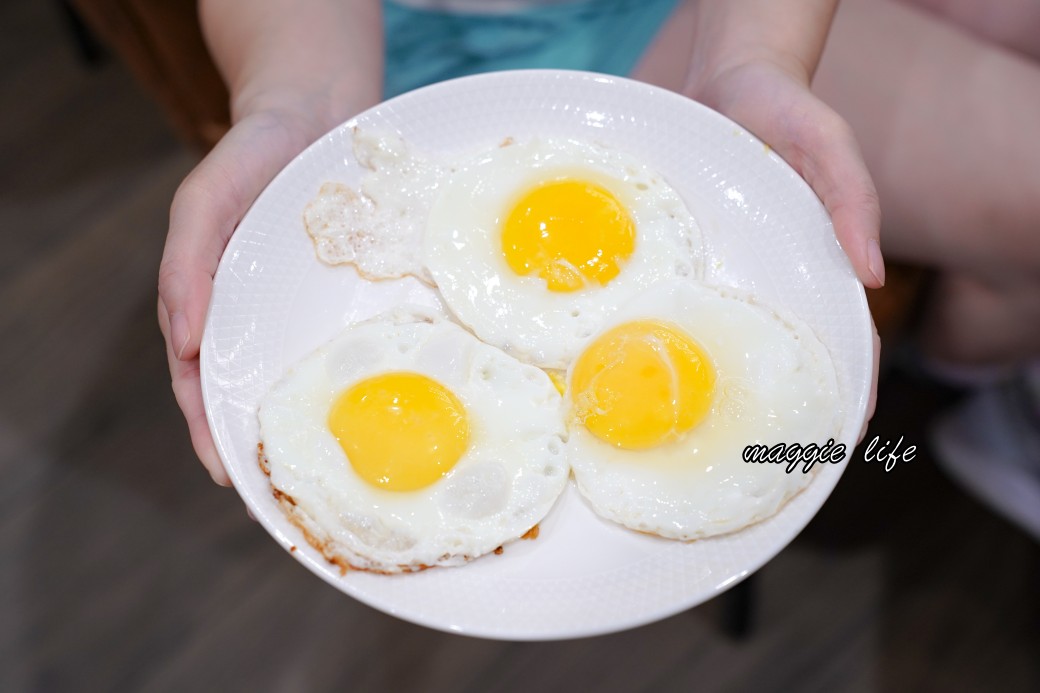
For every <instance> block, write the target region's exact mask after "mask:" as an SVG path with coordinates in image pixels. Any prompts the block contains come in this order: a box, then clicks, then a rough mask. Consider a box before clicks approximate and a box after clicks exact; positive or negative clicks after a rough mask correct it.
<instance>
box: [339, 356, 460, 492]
mask: <svg viewBox="0 0 1040 693" xmlns="http://www.w3.org/2000/svg"><path fill="white" fill-rule="evenodd" d="M328 424H329V430H330V431H332V434H333V435H334V436H335V437H336V439H337V440H339V444H340V445H341V446H342V447H343V452H345V453H346V455H347V459H348V460H350V464H351V466H353V468H354V471H356V472H357V474H358V476H360V477H361V478H362V479H364V480H365V481H367V482H368V483H370V484H372V485H373V486H376V487H378V488H382V489H386V490H389V491H414V490H416V489H420V488H423V487H425V486H429V485H430V484H432V483H434V482H435V481H437V480H438V479H440V478H441V477H442V476H444V475H445V474H447V473H448V472H449V471H450V470H451V468H452V467H454V466H455V463H456V462H458V461H459V458H460V457H462V454H463V453H464V452H465V451H466V446H467V444H468V443H469V422H468V421H467V418H466V410H465V408H464V407H463V406H462V402H460V401H459V399H458V397H456V396H455V395H454V394H453V393H452V392H451V391H450V390H448V388H446V387H444V386H443V385H441V384H440V383H438V382H436V381H435V380H432V379H430V378H428V377H426V376H425V375H420V374H418V373H405V372H400V373H384V374H382V375H377V376H374V377H372V378H368V379H366V380H362V381H360V382H358V383H356V384H355V385H353V386H352V387H350V388H348V389H347V390H345V391H344V392H343V393H342V394H340V396H339V397H338V398H337V399H336V401H335V402H334V403H333V405H332V409H331V410H330V411H329V420H328Z"/></svg>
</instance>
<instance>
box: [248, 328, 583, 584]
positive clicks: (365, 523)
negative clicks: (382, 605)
mask: <svg viewBox="0 0 1040 693" xmlns="http://www.w3.org/2000/svg"><path fill="white" fill-rule="evenodd" d="M561 408H562V398H561V397H560V394H559V392H558V391H557V389H556V388H555V387H554V385H553V384H552V382H551V381H550V379H549V377H548V376H547V375H546V374H545V373H544V372H543V371H541V370H539V369H537V368H535V367H533V366H530V365H526V364H522V363H520V362H518V361H517V360H515V359H513V358H512V357H510V356H508V355H506V354H504V353H502V352H501V351H499V350H497V349H495V348H493V347H491V346H488V345H486V344H483V343H481V342H480V341H479V340H477V339H475V338H474V337H473V336H472V335H470V334H469V333H468V332H466V331H465V330H463V329H462V328H461V327H459V326H458V325H456V324H454V323H452V322H449V321H446V320H443V319H440V318H437V317H435V316H431V315H423V314H413V313H395V314H391V315H388V316H381V317H379V318H375V319H373V320H371V321H367V322H364V323H359V324H356V325H353V326H351V327H348V328H347V329H346V330H345V331H344V332H342V333H341V334H340V335H339V336H338V337H336V338H335V339H334V340H333V341H331V342H330V343H328V344H326V345H325V346H323V347H321V348H320V349H318V350H317V351H316V352H314V353H313V354H311V355H310V356H308V357H306V358H304V359H303V360H302V361H300V362H299V363H297V364H296V365H295V366H294V367H293V368H292V369H291V370H290V372H289V373H288V374H287V375H285V376H284V377H283V378H282V379H281V380H280V381H279V382H278V383H277V384H275V385H274V387H272V388H271V390H270V391H269V393H268V394H267V395H266V396H265V397H264V398H263V400H262V402H261V405H260V410H259V419H260V435H261V441H262V458H263V459H262V464H263V466H264V468H265V471H267V472H268V474H269V476H270V482H271V486H272V487H273V489H274V492H275V495H276V496H277V497H278V498H279V499H280V500H281V501H282V505H283V508H284V509H285V510H286V511H287V513H288V514H289V516H290V518H291V519H292V520H293V522H294V523H296V524H297V525H298V526H299V527H300V528H301V529H302V530H303V531H304V534H305V535H306V536H307V538H308V540H309V541H310V542H311V543H312V544H313V545H314V546H315V547H316V548H318V549H319V550H320V551H321V552H322V553H323V554H324V555H325V557H326V558H327V559H328V560H330V561H331V562H333V563H336V564H338V565H339V566H340V567H341V568H343V569H344V570H346V569H347V568H355V569H361V570H371V571H376V572H384V573H395V572H404V571H414V570H419V569H422V568H426V567H430V566H448V565H458V564H461V563H463V562H465V561H467V560H469V559H472V558H475V557H477V556H481V555H483V554H486V553H489V552H491V551H494V550H496V549H497V548H498V547H500V546H502V545H503V544H505V543H507V542H509V541H512V540H514V539H517V538H519V537H521V536H522V535H524V534H525V533H527V532H528V531H529V530H531V529H532V528H533V527H535V526H536V525H537V524H538V522H540V521H541V519H542V518H543V517H544V516H545V515H546V514H547V513H548V512H549V510H550V508H551V507H552V506H553V504H554V502H555V501H556V498H557V497H558V496H559V495H560V493H561V492H562V490H563V488H564V486H565V484H566V482H567V478H568V474H569V466H568V461H567V455H566V448H565V436H566V429H565V424H564V421H563V417H562V412H561Z"/></svg>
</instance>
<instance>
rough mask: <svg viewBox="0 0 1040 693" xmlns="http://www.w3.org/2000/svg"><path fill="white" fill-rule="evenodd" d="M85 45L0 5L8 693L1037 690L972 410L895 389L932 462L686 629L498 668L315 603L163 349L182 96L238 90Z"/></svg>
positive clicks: (1024, 607) (65, 28) (909, 376)
mask: <svg viewBox="0 0 1040 693" xmlns="http://www.w3.org/2000/svg"><path fill="white" fill-rule="evenodd" d="M91 4H93V5H95V6H100V7H101V8H102V9H101V10H100V12H101V13H102V15H104V13H106V12H107V13H108V19H110V20H112V21H109V22H108V23H107V24H105V26H109V27H112V26H115V27H117V28H118V27H120V22H123V23H124V24H123V25H122V28H121V29H119V30H118V31H116V32H115V35H117V36H118V35H122V36H123V37H124V38H127V37H134V36H138V35H140V34H141V32H142V30H144V31H145V33H147V31H148V30H149V27H148V26H144V25H142V24H141V23H140V21H141V20H140V18H139V17H137V15H135V13H134V11H133V7H134V6H135V5H137V4H140V3H135V2H131V1H126V2H108V3H91ZM127 8H129V9H127ZM117 10H118V11H117ZM88 14H89V13H88ZM182 14H183V13H182ZM83 17H84V13H83V12H82V11H80V12H78V13H74V12H71V11H70V6H69V5H66V4H64V3H62V2H57V1H56V0H55V1H47V2H38V1H37V2H33V1H32V0H7V2H4V3H2V4H0V35H2V40H0V97H2V103H3V106H4V107H3V109H0V229H2V234H3V235H2V241H3V242H2V246H0V248H2V250H0V334H2V336H3V338H2V339H0V383H2V394H0V479H2V483H0V614H2V615H0V690H2V691H183V690H200V689H201V690H227V691H235V690H253V691H322V690H333V689H337V690H354V691H412V690H414V691H475V692H478V691H513V690H516V691H521V690H523V691H529V690H565V689H571V688H575V687H580V688H582V689H588V690H598V691H671V690H674V691H686V690H691V689H693V688H696V689H698V690H709V691H710V690H756V691H759V690H762V691H771V690H776V691H795V690H806V691H815V690H821V691H890V690H941V691H959V690H964V691H990V690H1000V691H1036V690H1040V550H1038V545H1037V544H1036V543H1035V542H1034V541H1032V540H1031V539H1030V538H1028V537H1027V535H1025V534H1024V533H1022V532H1020V531H1019V530H1018V529H1017V528H1015V527H1014V526H1013V525H1010V524H1008V523H1007V522H1005V521H1003V520H1002V519H1000V518H998V517H996V516H995V515H993V514H991V513H990V512H989V511H988V510H987V509H986V508H984V507H983V506H981V505H980V504H978V503H977V502H975V501H974V500H972V499H971V498H970V497H969V496H967V495H965V494H964V493H963V492H962V491H961V490H960V488H959V487H957V486H955V485H954V484H953V483H951V482H950V481H949V480H948V479H947V477H946V476H944V474H943V473H942V472H941V471H940V470H939V469H938V468H937V467H936V465H935V464H934V461H933V459H932V456H931V455H930V453H929V450H928V438H927V427H928V424H929V422H930V420H931V419H932V417H933V415H934V413H935V412H936V411H940V410H942V409H943V408H944V407H946V406H948V405H949V404H950V403H951V402H953V401H955V400H956V399H957V398H958V397H959V396H960V394H961V393H958V392H956V391H954V390H950V389H947V388H945V387H943V386H940V385H938V384H936V383H933V382H930V381H928V380H927V379H925V378H923V377H921V376H919V375H916V374H914V373H913V372H909V371H907V370H905V369H900V368H899V366H898V365H890V366H889V367H888V368H887V369H886V373H885V375H884V376H883V380H882V385H881V390H880V392H881V395H880V401H879V403H878V413H877V416H876V417H875V419H874V421H873V423H872V425H871V430H870V432H868V434H867V440H870V439H871V438H873V437H874V436H881V439H882V441H884V440H893V441H894V440H895V439H897V438H899V437H900V436H902V437H903V438H904V440H905V443H906V444H913V445H917V446H918V449H919V454H918V456H917V457H916V458H915V459H914V460H913V461H912V462H910V463H907V464H903V465H900V466H899V467H897V468H896V469H894V470H892V471H891V472H888V473H886V472H885V471H884V470H883V468H882V467H880V466H878V465H872V464H866V463H864V462H863V453H862V450H860V451H857V452H856V453H855V454H854V455H853V456H852V458H851V461H850V463H849V466H848V469H847V471H846V473H845V475H844V477H843V478H842V480H841V482H840V483H839V485H838V488H837V489H836V491H835V493H834V495H833V496H832V497H831V499H830V500H829V501H828V502H827V504H826V506H825V507H824V508H823V510H822V512H821V513H820V514H819V515H818V516H817V517H816V518H815V519H814V520H813V522H812V523H811V524H810V525H809V527H808V528H807V529H806V530H805V531H804V532H802V534H801V535H800V536H799V537H798V538H797V539H796V540H795V541H794V542H793V543H792V544H791V546H790V547H789V548H787V549H786V550H785V551H783V552H782V553H781V554H780V555H779V556H778V557H777V558H776V559H775V560H773V561H772V562H770V563H769V564H767V565H766V566H765V568H764V569H762V570H761V571H760V572H759V573H758V574H756V575H755V576H754V577H753V579H752V580H750V581H748V582H747V583H745V584H744V585H743V586H742V587H741V588H739V589H738V590H734V591H731V592H730V593H727V594H726V595H724V596H723V597H720V598H718V599H715V600H714V601H712V602H709V603H707V604H704V605H702V606H700V607H697V608H695V609H692V610H690V611H688V612H686V613H681V614H679V615H676V616H674V617H672V618H669V619H667V620H665V621H662V622H659V623H656V624H652V625H649V626H645V627H643V628H639V629H636V630H632V631H629V632H625V633H619V634H614V635H607V636H602V637H597V638H590V639H584V640H575V641H566V642H556V643H505V642H494V641H481V640H476V639H470V638H466V637H459V636H453V635H447V634H443V633H439V632H435V631H431V630H427V629H425V628H422V627H419V626H413V625H411V624H408V623H404V622H401V621H398V620H396V619H394V618H392V617H390V616H386V615H383V614H382V613H379V612H377V611H375V610H373V609H370V608H369V607H367V606H364V605H362V604H360V603H358V602H356V601H354V600H352V599H350V598H348V597H346V596H344V595H342V594H340V593H339V592H337V591H336V590H334V589H333V588H332V587H330V586H328V585H326V584H325V583H324V582H322V581H321V580H319V579H318V578H316V577H314V576H313V575H312V574H310V573H309V572H308V571H307V570H306V569H304V568H303V567H302V566H300V565H299V564H298V563H297V562H296V561H294V560H292V559H291V558H289V557H288V556H287V555H286V554H285V553H284V552H283V551H282V550H281V549H280V548H279V547H278V546H277V544H276V543H275V542H274V541H273V540H272V539H271V538H270V537H269V536H268V535H267V534H266V533H265V532H264V530H263V529H262V528H261V527H260V526H259V525H257V524H255V523H254V522H252V521H251V520H250V519H249V518H248V517H247V515H246V512H245V509H244V507H243V505H242V503H241V501H240V500H239V499H238V497H237V495H236V494H235V492H234V491H232V490H230V489H222V488H218V487H216V486H214V485H213V484H212V482H211V481H210V479H209V476H208V475H207V474H206V473H205V471H204V470H203V469H202V467H201V465H199V464H198V462H197V461H196V460H195V458H194V456H193V454H192V451H191V447H190V444H189V441H188V436H187V431H186V427H185V425H184V422H183V420H182V419H181V416H180V413H179V411H178V409H177V407H176V404H175V402H174V399H173V396H172V393H171V391H170V387H169V374H168V371H167V367H166V356H165V353H164V348H163V343H162V339H161V336H160V334H159V330H158V328H157V326H156V322H155V305H156V273H157V268H158V263H159V258H160V255H161V252H162V246H163V240H164V237H165V233H166V222H167V212H168V209H169V202H170V199H171V198H172V196H173V192H174V190H175V188H176V186H177V184H178V182H179V181H180V180H181V179H182V178H183V176H184V175H185V174H186V173H187V172H188V171H189V170H190V169H191V167H192V166H193V164H194V162H195V161H197V159H198V157H199V153H200V151H201V148H204V147H205V146H206V143H207V142H208V141H212V140H213V138H215V137H217V136H219V133H220V119H221V118H222V117H226V111H225V112H221V109H219V108H218V109H216V110H212V109H211V110H206V108H205V107H200V106H198V105H196V106H188V107H186V110H185V109H182V110H181V111H180V112H177V111H176V110H175V109H173V108H172V107H171V104H172V103H173V102H174V101H175V100H176V98H179V97H178V96H177V94H175V93H171V91H169V89H173V90H174V91H176V90H177V89H180V90H181V91H185V90H187V92H192V90H193V89H194V90H195V93H196V95H202V94H203V93H211V92H213V91H214V90H216V91H219V88H220V87H219V84H218V83H214V82H213V81H212V80H213V76H212V74H210V73H206V72H204V71H202V70H196V69H195V68H194V66H192V65H186V64H184V63H179V65H180V67H179V68H178V69H179V70H180V73H179V77H178V76H177V75H174V77H175V78H176V79H174V80H173V81H174V82H177V80H178V79H179V80H180V82H179V86H177V85H175V86H174V87H171V88H167V91H163V89H164V87H162V86H161V85H160V84H159V82H157V81H156V75H157V74H158V73H157V70H158V71H159V72H161V70H162V68H163V66H162V65H161V64H160V63H158V62H155V61H153V63H152V64H148V63H147V62H145V63H144V64H142V63H140V62H137V63H134V62H132V61H131V62H127V61H126V60H124V59H123V58H125V56H126V55H128V54H129V53H128V52H127V51H128V48H127V45H126V44H125V43H124V44H123V45H121V46H119V45H116V44H117V43H118V41H115V42H114V41H113V39H112V36H110V35H105V31H104V30H101V31H98V30H97V29H96V28H95V29H92V30H89V31H85V26H84V25H81V24H79V23H78V20H81V19H82V18H83ZM135 17H137V19H136V20H135ZM97 19H98V17H97V16H95V17H92V18H91V21H92V22H96V21H97ZM102 19H104V17H102ZM135 21H137V22H138V23H137V24H135V23H134V22H135ZM113 22H114V24H113ZM93 26H99V25H97V24H95V25H93ZM171 27H172V25H170V24H165V23H164V22H162V21H159V23H158V24H157V25H155V26H153V27H152V28H151V29H150V30H151V31H158V33H159V34H163V33H164V30H167V29H171ZM170 36H172V37H173V38H176V34H170ZM127 40H130V41H131V43H132V40H131V39H127ZM131 48H132V47H131ZM139 48H140V47H139ZM130 52H131V53H132V50H131V51H130ZM139 52H140V51H139ZM145 53H147V51H145ZM175 71H176V70H175ZM182 100H183V98H182ZM189 101H190V99H189ZM872 300H873V301H875V303H877V304H879V308H878V309H879V310H882V309H885V307H884V306H880V304H883V303H884V302H885V301H887V300H889V296H888V295H885V296H876V297H872ZM891 300H893V301H895V303H896V304H897V307H898V305H904V304H905V305H909V304H910V303H912V301H910V302H908V301H906V300H903V299H900V298H899V297H898V296H897V297H896V298H893V299H891ZM898 312H899V311H898V310H897V313H898ZM896 317H897V320H896V322H897V323H902V322H905V320H904V319H905V318H907V317H911V318H912V310H911V309H909V308H907V309H906V310H905V311H903V312H902V313H899V314H898V315H897V316H896ZM898 338H899V330H898V327H895V328H892V331H891V332H889V333H888V334H886V346H887V347H889V349H890V350H891V349H892V347H893V345H894V344H895V343H897V341H898ZM606 606H609V605H605V607H606Z"/></svg>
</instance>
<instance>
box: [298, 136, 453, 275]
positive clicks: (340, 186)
mask: <svg viewBox="0 0 1040 693" xmlns="http://www.w3.org/2000/svg"><path fill="white" fill-rule="evenodd" d="M352 144H353V153H354V159H355V160H356V161H357V162H358V165H359V166H360V167H361V170H362V171H363V175H362V176H361V180H360V184H359V185H358V186H357V188H353V187H350V186H348V185H346V184H344V183H340V182H332V181H330V182H326V183H324V184H322V186H321V188H320V189H319V190H318V194H317V195H315V197H314V198H313V199H312V200H311V201H310V202H309V203H308V204H307V206H306V207H305V208H304V212H303V221H304V226H305V228H306V229H307V234H308V235H309V236H310V237H311V241H312V242H313V243H314V250H315V253H316V254H317V256H318V259H319V260H321V261H322V262H324V263H326V264H329V265H344V264H351V265H354V266H355V267H356V268H357V270H358V272H359V273H360V274H361V275H362V276H364V277H366V278H368V279H392V278H397V277H403V276H405V275H412V276H415V277H418V278H419V279H421V280H422V281H424V282H426V283H427V284H430V283H432V281H433V280H432V279H431V278H430V275H429V272H428V271H427V270H426V267H425V265H424V264H423V260H422V255H421V251H422V234H423V230H424V228H425V226H426V217H427V216H428V215H429V211H430V207H431V205H432V204H433V198H434V196H435V195H436V193H437V184H438V181H440V180H441V178H442V177H443V176H444V175H445V174H446V172H447V171H448V164H447V163H445V162H443V161H440V160H438V159H436V158H434V157H430V156H426V155H424V154H423V153H421V152H418V151H415V150H414V149H413V148H412V147H410V146H409V145H408V143H407V142H405V141H404V140H403V139H402V138H401V137H400V136H398V135H397V134H395V133H392V132H385V131H370V130H362V129H360V128H357V129H355V130H354V135H353V138H352Z"/></svg>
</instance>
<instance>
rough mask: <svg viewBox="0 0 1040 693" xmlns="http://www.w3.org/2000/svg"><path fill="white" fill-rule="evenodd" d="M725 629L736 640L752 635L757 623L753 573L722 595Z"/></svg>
mask: <svg viewBox="0 0 1040 693" xmlns="http://www.w3.org/2000/svg"><path fill="white" fill-rule="evenodd" d="M722 599H723V600H724V601H723V605H722V610H723V613H722V618H723V630H725V632H726V634H727V635H729V636H730V637H731V638H733V639H734V640H743V639H745V638H747V637H748V636H750V635H751V631H752V629H753V628H754V625H755V576H754V575H751V576H749V577H747V578H746V579H744V580H742V581H741V582H739V583H737V584H736V585H734V586H733V588H732V589H731V590H729V591H727V592H726V593H725V594H723V595H722Z"/></svg>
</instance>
